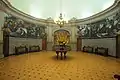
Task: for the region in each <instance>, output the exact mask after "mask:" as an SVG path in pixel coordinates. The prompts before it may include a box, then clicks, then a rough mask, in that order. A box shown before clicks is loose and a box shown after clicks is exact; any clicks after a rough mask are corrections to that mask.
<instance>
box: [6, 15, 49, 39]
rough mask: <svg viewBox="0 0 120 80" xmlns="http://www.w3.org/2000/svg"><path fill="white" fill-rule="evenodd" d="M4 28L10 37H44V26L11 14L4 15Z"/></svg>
mask: <svg viewBox="0 0 120 80" xmlns="http://www.w3.org/2000/svg"><path fill="white" fill-rule="evenodd" d="M4 28H7V31H8V35H9V36H10V37H21V38H46V37H47V36H46V32H45V26H42V25H36V24H31V23H28V22H25V21H23V20H21V19H18V18H16V17H13V16H11V15H9V16H6V17H5V22H4Z"/></svg>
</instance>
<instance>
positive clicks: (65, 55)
mask: <svg viewBox="0 0 120 80" xmlns="http://www.w3.org/2000/svg"><path fill="white" fill-rule="evenodd" d="M66 53H67V52H66V51H65V52H64V59H66Z"/></svg>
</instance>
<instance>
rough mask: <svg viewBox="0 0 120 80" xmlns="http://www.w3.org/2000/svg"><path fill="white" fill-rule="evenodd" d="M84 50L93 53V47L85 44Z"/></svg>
mask: <svg viewBox="0 0 120 80" xmlns="http://www.w3.org/2000/svg"><path fill="white" fill-rule="evenodd" d="M83 52H89V53H93V47H90V46H84V47H83Z"/></svg>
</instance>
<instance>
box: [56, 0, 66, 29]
mask: <svg viewBox="0 0 120 80" xmlns="http://www.w3.org/2000/svg"><path fill="white" fill-rule="evenodd" d="M60 10H61V13H60V16H59V18H58V19H56V20H54V22H55V23H56V24H57V25H59V26H60V28H61V27H64V25H65V24H66V23H68V21H67V20H65V19H64V18H63V14H62V0H60Z"/></svg>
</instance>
